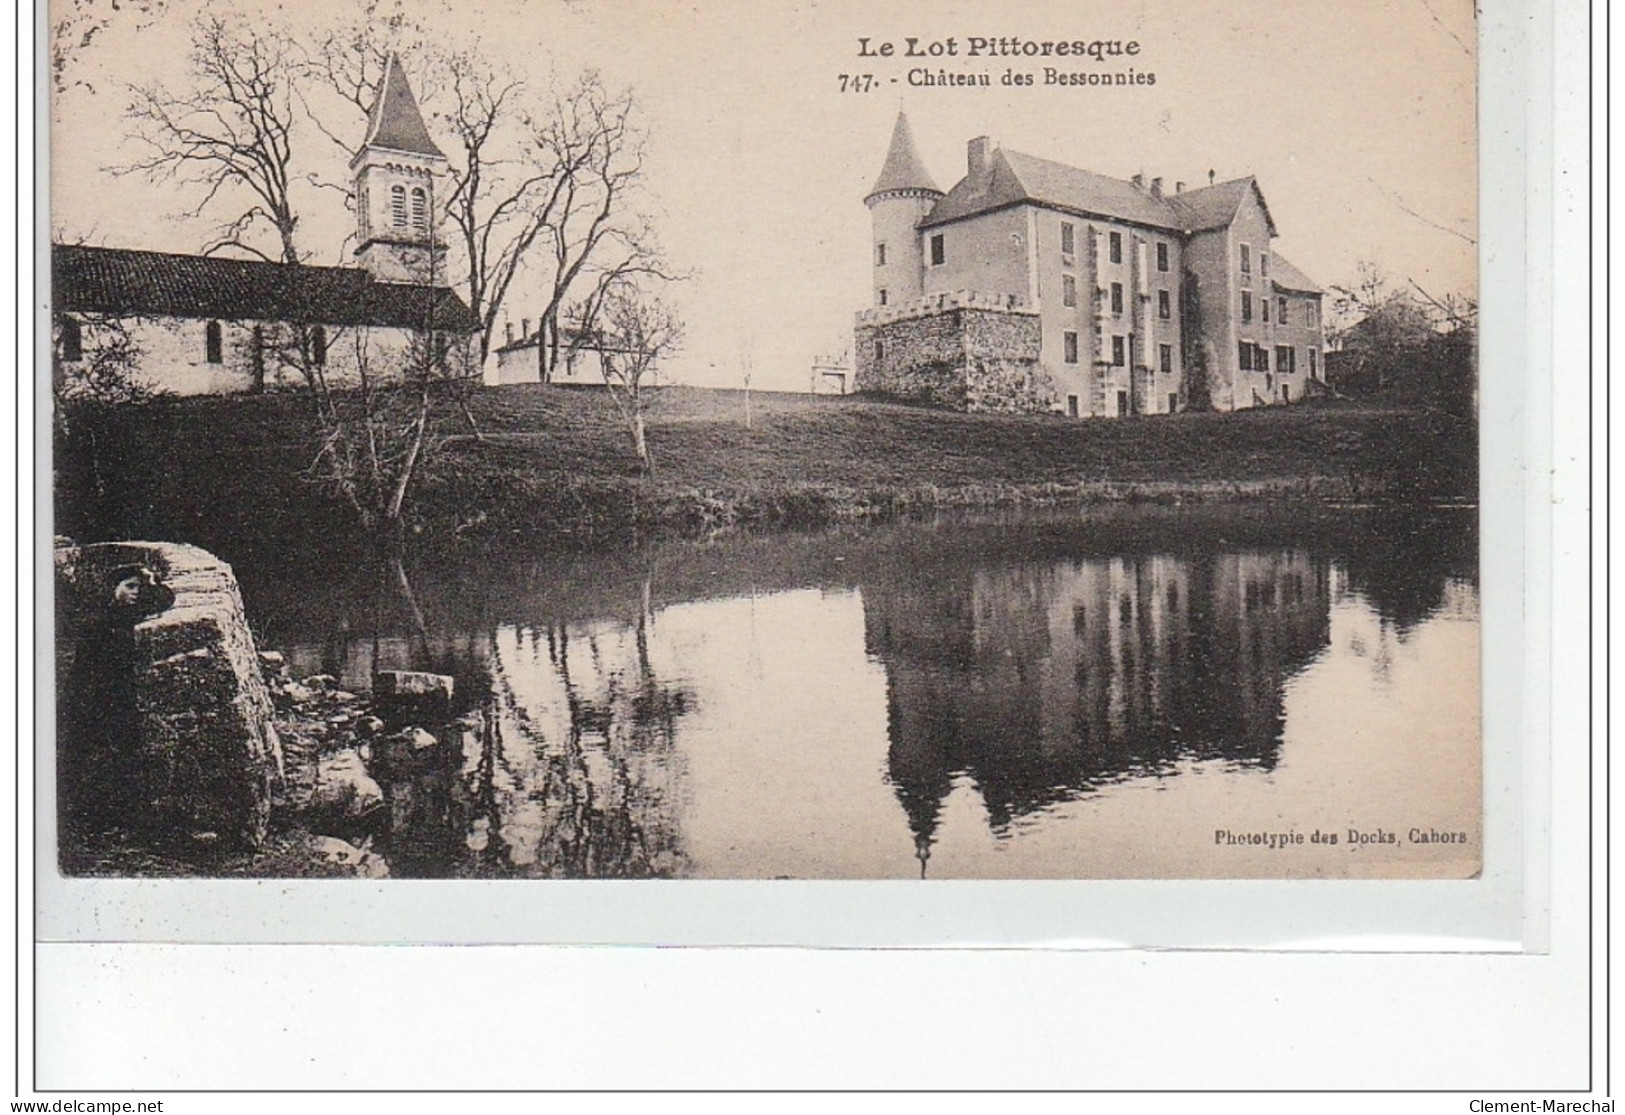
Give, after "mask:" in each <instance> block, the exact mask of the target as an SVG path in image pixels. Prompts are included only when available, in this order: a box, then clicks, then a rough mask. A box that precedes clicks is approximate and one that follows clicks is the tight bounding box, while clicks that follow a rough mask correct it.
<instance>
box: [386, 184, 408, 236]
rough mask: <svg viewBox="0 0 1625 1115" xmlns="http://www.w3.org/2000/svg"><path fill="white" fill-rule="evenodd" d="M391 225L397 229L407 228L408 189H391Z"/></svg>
mask: <svg viewBox="0 0 1625 1115" xmlns="http://www.w3.org/2000/svg"><path fill="white" fill-rule="evenodd" d="M389 223H390V224H391V225H392V226H394V227H395V228H405V227H406V187H405V186H391V187H390V188H389Z"/></svg>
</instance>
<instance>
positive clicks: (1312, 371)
mask: <svg viewBox="0 0 1625 1115" xmlns="http://www.w3.org/2000/svg"><path fill="white" fill-rule="evenodd" d="M1304 351H1305V352H1306V353H1307V354H1308V356H1309V378H1310V379H1319V378H1320V361H1319V356H1320V354H1319V352H1318V350H1316V349H1312V348H1310V349H1305V350H1304ZM1237 358H1238V360H1239V362H1240V366H1241V370H1242V371H1244V372H1267V371H1269V370H1270V350H1269V349H1268V348H1266V347H1265V346H1263V345H1260V344H1254V343H1253V342H1252V341H1242V342H1240V345H1239V346H1238V351H1237ZM1275 371H1276V372H1279V373H1280V374H1281V375H1288V376H1290V375H1296V374H1297V372H1298V350H1297V349H1295V348H1293V347H1292V346H1291V345H1276V346H1275Z"/></svg>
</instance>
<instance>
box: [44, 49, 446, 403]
mask: <svg viewBox="0 0 1625 1115" xmlns="http://www.w3.org/2000/svg"><path fill="white" fill-rule="evenodd" d="M446 168H447V161H446V157H445V155H444V154H442V153H441V151H440V149H439V148H438V147H436V146H435V144H434V141H433V140H432V139H430V137H429V133H428V130H427V129H426V128H425V127H424V124H423V116H422V114H421V113H420V112H419V110H418V106H417V101H416V99H415V98H414V97H413V96H412V90H411V88H410V86H409V85H408V84H407V80H406V75H405V74H404V73H403V72H402V70H401V67H400V63H399V60H398V59H396V58H393V57H392V58H390V60H389V63H388V65H387V66H386V68H385V74H384V80H383V82H382V85H381V91H380V93H379V96H378V99H377V102H376V103H375V105H374V107H373V112H372V116H371V119H370V120H369V123H368V129H367V136H366V140H365V142H364V143H363V145H362V147H361V149H360V150H359V151H358V152H357V154H356V156H355V158H354V159H353V160H352V161H351V164H350V170H351V174H352V182H353V190H354V198H355V200H356V206H355V208H356V241H355V242H356V245H357V246H356V249H355V257H356V260H357V262H358V263H359V264H360V266H358V267H312V266H305V265H303V264H289V263H273V262H268V261H265V260H245V259H226V258H221V257H214V256H194V255H174V254H169V253H164V252H149V251H133V250H128V249H119V248H98V247H84V246H78V245H66V244H58V245H53V246H52V249H51V297H52V303H53V306H52V313H53V322H52V325H53V346H54V356H55V360H56V365H57V368H58V371H59V374H67V373H69V372H71V370H72V368H73V367H74V366H75V365H81V366H82V364H83V362H85V361H87V360H91V359H93V358H94V356H95V354H96V352H97V348H98V346H101V347H102V348H103V350H104V351H105V350H106V347H107V346H109V345H111V344H113V343H115V341H116V342H117V343H119V344H126V345H127V346H128V347H127V349H126V351H127V352H128V354H129V355H128V361H129V363H130V364H131V365H132V367H131V368H130V369H129V370H130V372H131V375H132V378H134V379H136V380H137V381H138V382H140V383H141V384H142V385H143V386H145V387H148V388H150V389H154V390H158V391H162V392H167V393H172V394H178V395H200V394H225V393H232V392H245V391H263V390H267V389H271V388H276V387H282V386H295V385H298V384H302V383H304V382H305V381H306V378H307V376H310V375H319V376H320V377H321V378H322V379H323V380H325V382H326V383H327V384H328V385H329V386H332V387H345V386H353V385H355V384H357V383H358V382H359V380H360V376H361V374H362V372H363V371H365V372H366V373H367V374H368V375H372V376H379V377H384V378H387V377H389V376H392V375H398V374H400V371H401V369H402V367H403V365H404V364H405V362H407V361H416V360H420V359H425V358H428V357H429V356H430V355H431V354H432V355H433V356H434V358H436V359H437V360H439V361H440V362H441V363H442V365H443V366H444V367H446V368H447V369H448V370H451V371H454V372H458V373H459V374H460V373H461V372H463V371H464V370H467V371H469V372H471V371H472V370H473V369H472V361H473V360H474V359H475V357H474V355H473V345H472V342H473V338H474V335H475V333H476V332H477V330H478V325H477V323H476V322H475V320H474V316H473V314H472V313H471V312H470V311H469V309H468V307H467V305H465V304H464V302H463V300H462V299H461V298H459V297H458V296H457V294H456V293H455V292H454V291H453V290H452V289H451V288H450V287H448V286H446V285H445V284H444V283H443V281H441V277H440V272H441V270H442V266H443V261H444V245H443V244H442V243H441V242H440V241H439V240H438V238H437V236H436V233H435V229H434V228H433V226H432V221H431V218H430V214H432V213H433V212H434V211H435V207H434V190H435V183H436V179H437V178H438V177H439V176H440V175H442V174H443V173H444V172H445V170H446ZM459 362H460V363H461V364H462V368H458V367H456V364H457V363H459Z"/></svg>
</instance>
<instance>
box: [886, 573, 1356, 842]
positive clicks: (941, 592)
mask: <svg viewBox="0 0 1625 1115" xmlns="http://www.w3.org/2000/svg"><path fill="white" fill-rule="evenodd" d="M1327 590H1328V585H1327V564H1326V562H1325V561H1324V560H1323V559H1319V558H1312V557H1311V556H1310V555H1308V554H1307V553H1305V552H1304V551H1301V550H1281V551H1268V552H1243V553H1225V554H1212V555H1200V556H1193V557H1174V556H1169V555H1147V556H1131V557H1111V558H1099V559H1083V560H1069V561H1060V562H1055V563H1048V564H1036V563H1026V564H1010V565H1006V566H1000V567H992V568H983V569H981V570H979V571H975V572H971V571H967V572H965V573H964V574H963V575H949V576H944V577H937V578H933V579H931V580H930V581H929V582H925V583H922V582H912V583H908V584H900V585H896V586H893V585H890V584H877V585H865V586H864V592H863V596H864V605H865V623H866V629H867V643H868V650H869V653H870V654H872V655H874V656H875V657H877V658H879V659H880V660H881V661H883V662H884V663H885V666H886V670H887V677H888V696H887V704H888V727H889V729H890V746H889V751H888V756H887V758H888V771H889V775H890V779H891V782H892V785H893V788H894V790H895V792H896V794H897V797H898V800H899V802H900V804H901V805H902V806H903V810H904V812H905V813H906V815H907V817H908V822H909V827H910V830H911V831H912V833H913V835H914V839H915V844H916V851H917V854H918V855H919V856H920V858H921V861H922V867H923V865H924V861H925V859H926V858H927V857H928V855H929V848H930V845H931V843H932V840H933V838H934V834H935V831H936V827H937V824H938V821H939V818H940V813H941V808H942V803H943V801H944V800H945V799H946V797H947V796H948V793H949V792H950V790H951V789H952V787H953V785H954V783H955V781H956V779H961V778H963V779H967V780H968V781H969V782H970V783H971V784H973V785H974V786H975V787H976V789H977V790H978V791H979V793H980V795H981V798H982V801H983V803H984V805H985V807H986V809H987V812H988V817H989V823H990V824H991V826H992V827H993V829H994V831H995V832H1003V831H1005V830H1007V829H1008V828H1009V827H1010V826H1011V825H1013V824H1019V822H1020V819H1021V818H1022V817H1023V816H1024V815H1027V814H1030V813H1033V812H1036V811H1038V810H1041V809H1043V808H1045V807H1047V806H1049V805H1051V804H1053V803H1055V802H1057V801H1062V800H1066V799H1068V798H1071V797H1075V796H1077V795H1078V794H1080V793H1085V792H1087V791H1089V790H1090V789H1092V788H1094V787H1096V786H1099V785H1102V784H1105V783H1109V782H1113V781H1119V780H1122V779H1124V778H1130V777H1135V776H1147V775H1150V776H1154V775H1159V774H1164V773H1166V772H1168V771H1169V770H1170V769H1171V767H1172V765H1173V764H1174V763H1175V762H1176V761H1178V760H1180V759H1184V758H1212V759H1223V760H1228V761H1231V762H1235V763H1238V764H1246V765H1251V766H1258V767H1262V768H1268V767H1271V766H1273V765H1274V763H1275V761H1276V755H1277V751H1278V748H1279V742H1280V734H1281V723H1282V684H1283V682H1284V681H1285V680H1286V678H1287V677H1289V676H1290V675H1292V674H1293V673H1295V672H1297V671H1298V670H1300V669H1301V668H1302V667H1303V666H1304V665H1306V664H1307V663H1308V661H1309V660H1310V659H1311V658H1312V657H1313V656H1314V655H1315V653H1316V652H1318V651H1319V650H1320V648H1321V647H1323V646H1324V645H1325V643H1326V633H1327V607H1328V596H1327Z"/></svg>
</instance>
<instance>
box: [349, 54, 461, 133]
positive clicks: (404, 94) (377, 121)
mask: <svg viewBox="0 0 1625 1115" xmlns="http://www.w3.org/2000/svg"><path fill="white" fill-rule="evenodd" d="M381 85H382V89H381V90H380V91H379V94H378V99H377V100H376V101H374V102H373V106H372V119H371V120H370V121H368V124H367V138H366V140H365V141H364V142H363V143H362V148H363V149H365V148H367V147H384V148H387V149H389V150H391V151H405V152H408V153H410V154H414V155H430V156H432V157H434V158H437V159H443V158H445V157H446V156H445V153H444V152H442V151H441V150H440V148H438V147H436V146H435V145H434V140H432V139H430V138H429V129H428V128H426V127H424V124H423V113H421V112H420V111H418V102H417V98H416V97H414V96H412V87H411V86H410V85H408V84H407V81H406V71H405V70H403V69H401V60H400V59H399V58H398V57H397V56H395V55H393V54H391V55H390V56H389V61H388V62H387V63H385V65H384V80H383V81H382V83H381Z"/></svg>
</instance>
